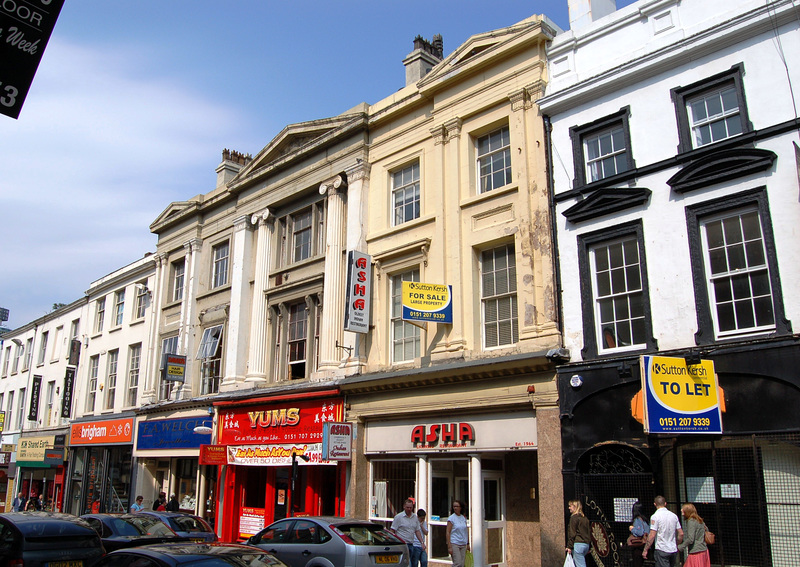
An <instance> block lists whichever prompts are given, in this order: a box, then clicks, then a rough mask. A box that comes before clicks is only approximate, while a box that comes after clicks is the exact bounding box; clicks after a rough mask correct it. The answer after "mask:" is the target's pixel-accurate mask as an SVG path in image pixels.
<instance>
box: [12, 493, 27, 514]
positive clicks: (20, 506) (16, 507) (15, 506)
mask: <svg viewBox="0 0 800 567" xmlns="http://www.w3.org/2000/svg"><path fill="white" fill-rule="evenodd" d="M27 501H28V499H27V498H25V495H24V494H23V493H22V491H21V490H20V491H19V494H17V497H16V498H14V502H12V503H11V511H12V512H22V511H23V510H25V504H26V503H27Z"/></svg>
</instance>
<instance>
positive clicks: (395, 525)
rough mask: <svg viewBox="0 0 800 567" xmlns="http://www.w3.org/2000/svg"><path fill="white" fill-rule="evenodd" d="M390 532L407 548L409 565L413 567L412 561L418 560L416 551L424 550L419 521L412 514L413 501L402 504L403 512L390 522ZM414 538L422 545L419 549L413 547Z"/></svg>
mask: <svg viewBox="0 0 800 567" xmlns="http://www.w3.org/2000/svg"><path fill="white" fill-rule="evenodd" d="M392 531H393V532H394V533H395V534H397V537H399V538H400V539H402V540H403V541H404V542H405V543H406V546H408V557H409V558H410V561H409V563H411V565H414V561H415V560H417V561H418V560H419V558H418V557H417V551H416V550H417V549H422V550H425V538H424V537H423V536H422V531H421V530H420V526H419V519H418V518H417V515H416V514H415V513H414V501H413V500H411V499H410V498H409V499H407V500H406V501H405V502H403V511H402V512H400V513H399V514H397V515H396V516H395V517H394V519H393V520H392ZM414 537H417V538H418V539H419V541H420V542H421V544H422V545H421V547H420V548H415V547H414Z"/></svg>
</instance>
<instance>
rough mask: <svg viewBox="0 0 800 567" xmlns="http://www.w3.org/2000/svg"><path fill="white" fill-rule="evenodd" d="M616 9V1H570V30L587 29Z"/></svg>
mask: <svg viewBox="0 0 800 567" xmlns="http://www.w3.org/2000/svg"><path fill="white" fill-rule="evenodd" d="M616 9H617V2H616V0H569V29H571V30H579V29H582V28H585V27H587V26H589V25H590V24H591V23H592V22H594V21H595V20H599V19H600V18H602V17H603V16H607V15H609V14H610V13H612V12H614V11H616Z"/></svg>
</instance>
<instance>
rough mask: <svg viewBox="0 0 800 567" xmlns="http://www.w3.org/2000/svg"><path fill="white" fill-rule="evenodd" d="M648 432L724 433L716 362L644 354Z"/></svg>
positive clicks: (645, 427)
mask: <svg viewBox="0 0 800 567" xmlns="http://www.w3.org/2000/svg"><path fill="white" fill-rule="evenodd" d="M639 364H640V367H641V376H642V391H643V392H644V393H645V404H644V429H645V432H647V433H669V434H678V433H722V414H721V412H720V400H719V389H718V388H717V376H716V374H715V373H714V363H713V362H712V361H710V360H702V361H701V362H700V363H699V364H692V365H687V364H686V360H684V359H683V358H675V357H668V356H642V357H641V358H640V362H639Z"/></svg>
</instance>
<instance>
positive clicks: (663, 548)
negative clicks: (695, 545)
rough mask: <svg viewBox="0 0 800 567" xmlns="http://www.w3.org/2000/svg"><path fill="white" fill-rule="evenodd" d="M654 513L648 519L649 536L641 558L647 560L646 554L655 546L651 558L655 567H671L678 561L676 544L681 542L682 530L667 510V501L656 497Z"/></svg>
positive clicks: (676, 517)
mask: <svg viewBox="0 0 800 567" xmlns="http://www.w3.org/2000/svg"><path fill="white" fill-rule="evenodd" d="M653 504H655V506H656V513H655V514H653V515H652V516H651V517H650V535H649V536H648V537H647V543H645V544H644V550H643V551H642V557H644V558H645V559H647V552H648V551H649V549H650V548H651V547H653V544H655V548H656V550H655V553H654V554H653V558H654V559H655V562H656V567H673V566H674V565H675V561H676V560H677V559H678V544H679V543H681V542H682V541H683V528H681V522H680V520H678V516H676V515H675V514H673V513H672V512H670V511H669V510H667V499H666V498H664V497H663V496H656V499H655V502H653Z"/></svg>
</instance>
